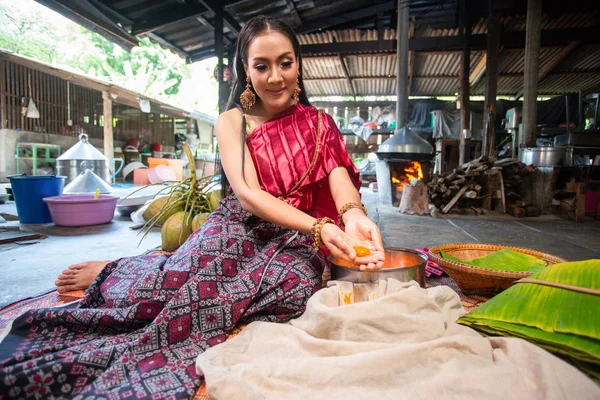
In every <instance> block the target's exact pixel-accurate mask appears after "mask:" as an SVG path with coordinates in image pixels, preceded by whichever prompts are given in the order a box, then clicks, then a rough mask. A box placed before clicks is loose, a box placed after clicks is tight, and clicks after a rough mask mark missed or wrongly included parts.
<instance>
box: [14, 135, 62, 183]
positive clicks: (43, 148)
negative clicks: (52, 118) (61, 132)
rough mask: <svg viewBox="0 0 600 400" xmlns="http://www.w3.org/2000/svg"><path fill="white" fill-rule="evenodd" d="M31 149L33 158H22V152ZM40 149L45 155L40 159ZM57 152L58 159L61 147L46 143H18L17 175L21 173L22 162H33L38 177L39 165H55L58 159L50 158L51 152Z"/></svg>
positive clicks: (34, 172) (33, 170) (33, 168)
mask: <svg viewBox="0 0 600 400" xmlns="http://www.w3.org/2000/svg"><path fill="white" fill-rule="evenodd" d="M25 149H29V150H31V154H32V156H31V157H21V156H20V154H21V150H25ZM38 149H39V150H41V151H42V152H43V153H44V156H42V157H38ZM51 150H55V151H56V152H57V157H58V156H60V151H61V150H60V146H59V145H55V144H46V143H29V142H27V143H17V148H16V151H15V159H16V160H17V175H19V174H20V173H21V160H25V161H32V171H31V173H32V174H33V175H37V168H38V164H39V163H54V162H56V157H50V151H51Z"/></svg>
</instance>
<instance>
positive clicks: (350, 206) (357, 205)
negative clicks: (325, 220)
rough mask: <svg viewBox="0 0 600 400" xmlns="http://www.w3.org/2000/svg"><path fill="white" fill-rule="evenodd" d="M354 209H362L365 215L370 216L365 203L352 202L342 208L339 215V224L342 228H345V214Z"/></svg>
mask: <svg viewBox="0 0 600 400" xmlns="http://www.w3.org/2000/svg"><path fill="white" fill-rule="evenodd" d="M353 208H360V209H361V210H362V212H364V213H365V215H368V214H367V209H366V208H365V205H364V204H363V203H360V202H358V201H350V202H348V203H346V204H344V205H343V206H342V208H340V212H339V213H338V222H339V225H340V226H341V227H342V228H343V227H344V220H343V219H342V218H343V217H344V214H345V213H346V212H347V211H348V210H351V209H353Z"/></svg>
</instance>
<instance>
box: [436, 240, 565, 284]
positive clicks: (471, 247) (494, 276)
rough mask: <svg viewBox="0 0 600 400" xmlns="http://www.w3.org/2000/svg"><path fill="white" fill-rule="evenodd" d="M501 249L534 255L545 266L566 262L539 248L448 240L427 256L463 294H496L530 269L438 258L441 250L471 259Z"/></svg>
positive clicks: (528, 273)
mask: <svg viewBox="0 0 600 400" xmlns="http://www.w3.org/2000/svg"><path fill="white" fill-rule="evenodd" d="M502 249H510V250H514V251H518V252H521V253H525V254H528V255H530V256H534V257H537V258H539V259H540V260H543V261H545V262H546V265H552V264H558V263H562V262H566V260H564V259H562V258H560V257H555V256H553V255H550V254H546V253H542V252H540V251H535V250H530V249H525V248H522V247H512V246H501V245H493V244H476V243H452V244H444V245H441V246H435V247H432V248H431V249H429V258H430V259H431V260H433V261H435V262H436V263H437V264H438V265H439V266H440V267H441V268H442V269H443V270H444V272H446V273H447V274H448V275H450V277H451V278H452V279H453V280H454V281H455V282H456V284H457V285H458V287H459V288H460V290H461V291H462V292H463V293H464V294H476V293H499V292H501V291H503V290H504V289H507V288H508V287H510V285H511V284H512V283H513V282H514V281H516V280H518V279H522V278H525V277H528V276H529V275H531V274H532V272H511V271H496V270H491V269H486V268H479V267H473V266H470V265H467V264H462V263H457V262H454V261H451V260H447V259H445V258H443V257H442V255H441V253H440V252H441V251H442V250H443V251H445V252H446V253H448V254H450V255H451V256H452V257H455V258H457V259H459V260H472V259H473V258H477V257H483V256H485V255H487V254H490V253H493V252H495V251H498V250H502Z"/></svg>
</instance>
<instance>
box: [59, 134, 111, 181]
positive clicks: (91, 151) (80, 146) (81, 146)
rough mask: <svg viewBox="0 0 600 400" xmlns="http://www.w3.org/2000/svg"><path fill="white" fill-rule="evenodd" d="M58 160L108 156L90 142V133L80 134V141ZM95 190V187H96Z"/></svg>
mask: <svg viewBox="0 0 600 400" xmlns="http://www.w3.org/2000/svg"><path fill="white" fill-rule="evenodd" d="M57 160H104V161H106V157H104V154H102V153H101V152H99V151H98V150H97V149H96V148H95V147H94V146H93V145H92V144H91V143H90V142H88V135H86V134H85V133H82V134H81V135H79V142H78V143H77V144H75V145H74V146H73V147H71V148H70V149H69V150H67V151H66V152H65V153H64V154H62V155H61V156H59V157H58V158H57ZM94 190H95V189H94Z"/></svg>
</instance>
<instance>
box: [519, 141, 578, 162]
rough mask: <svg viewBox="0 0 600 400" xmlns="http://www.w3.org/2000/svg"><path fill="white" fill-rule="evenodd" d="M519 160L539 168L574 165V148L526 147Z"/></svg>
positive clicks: (522, 150)
mask: <svg viewBox="0 0 600 400" xmlns="http://www.w3.org/2000/svg"><path fill="white" fill-rule="evenodd" d="M519 158H520V160H521V162H522V163H525V164H527V165H532V164H533V165H536V166H538V167H553V166H555V165H564V166H568V165H573V147H569V146H564V147H526V148H524V149H521V155H520V157H519Z"/></svg>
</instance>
